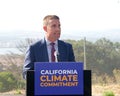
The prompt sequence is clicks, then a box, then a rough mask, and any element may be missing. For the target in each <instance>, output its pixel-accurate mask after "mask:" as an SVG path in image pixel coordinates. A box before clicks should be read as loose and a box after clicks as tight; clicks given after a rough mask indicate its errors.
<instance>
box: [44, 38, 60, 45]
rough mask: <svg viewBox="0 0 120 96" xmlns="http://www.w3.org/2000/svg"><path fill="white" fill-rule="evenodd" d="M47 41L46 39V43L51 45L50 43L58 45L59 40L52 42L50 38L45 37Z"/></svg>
mask: <svg viewBox="0 0 120 96" xmlns="http://www.w3.org/2000/svg"><path fill="white" fill-rule="evenodd" d="M45 41H46V44H47V45H48V46H49V45H50V43H55V45H58V40H56V41H54V42H50V41H49V40H47V38H46V37H45Z"/></svg>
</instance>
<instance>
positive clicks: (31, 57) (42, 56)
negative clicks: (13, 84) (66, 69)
mask: <svg viewBox="0 0 120 96" xmlns="http://www.w3.org/2000/svg"><path fill="white" fill-rule="evenodd" d="M43 29H44V31H45V38H44V39H41V40H40V41H38V42H36V43H34V44H32V45H31V46H29V48H28V50H27V51H26V56H25V63H24V66H23V78H26V72H27V70H34V62H56V61H58V62H74V61H75V57H74V52H73V48H72V45H71V44H69V43H67V42H64V41H61V40H59V38H60V34H61V26H60V19H59V17H58V16H56V15H47V16H45V17H44V19H43ZM51 50H52V51H51ZM53 51H54V54H53ZM52 54H53V56H51V55H52ZM55 57H56V59H57V60H54V59H55Z"/></svg>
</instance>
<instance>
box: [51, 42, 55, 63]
mask: <svg viewBox="0 0 120 96" xmlns="http://www.w3.org/2000/svg"><path fill="white" fill-rule="evenodd" d="M50 45H51V61H52V62H55V55H54V52H55V47H54V45H55V43H50Z"/></svg>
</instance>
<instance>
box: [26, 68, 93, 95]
mask: <svg viewBox="0 0 120 96" xmlns="http://www.w3.org/2000/svg"><path fill="white" fill-rule="evenodd" d="M83 81H84V82H83V83H84V84H83V89H84V95H81V94H64V93H62V94H59V95H54V96H61V95H64V96H92V95H91V70H83ZM64 90H65V89H64ZM34 94H35V70H29V71H27V82H26V96H53V95H52V94H50V95H48V94H47V95H34Z"/></svg>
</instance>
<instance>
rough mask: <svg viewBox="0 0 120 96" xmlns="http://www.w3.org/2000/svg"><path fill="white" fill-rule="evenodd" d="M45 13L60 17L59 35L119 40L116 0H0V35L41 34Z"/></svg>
mask: <svg viewBox="0 0 120 96" xmlns="http://www.w3.org/2000/svg"><path fill="white" fill-rule="evenodd" d="M48 14H55V15H58V16H59V17H60V21H61V28H62V37H63V38H68V39H71V38H83V37H88V38H92V39H96V38H98V37H103V36H105V37H107V38H112V39H116V38H118V39H117V40H120V39H119V36H120V0H0V35H1V38H2V37H3V38H4V37H8V36H9V37H10V36H14V37H16V36H17V37H25V36H26V35H27V36H31V37H32V36H36V37H37V36H39V35H40V36H43V33H44V32H43V29H42V19H43V18H44V16H46V15H48ZM15 34H17V35H15ZM24 35H25V36H24ZM12 38H13V37H12Z"/></svg>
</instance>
